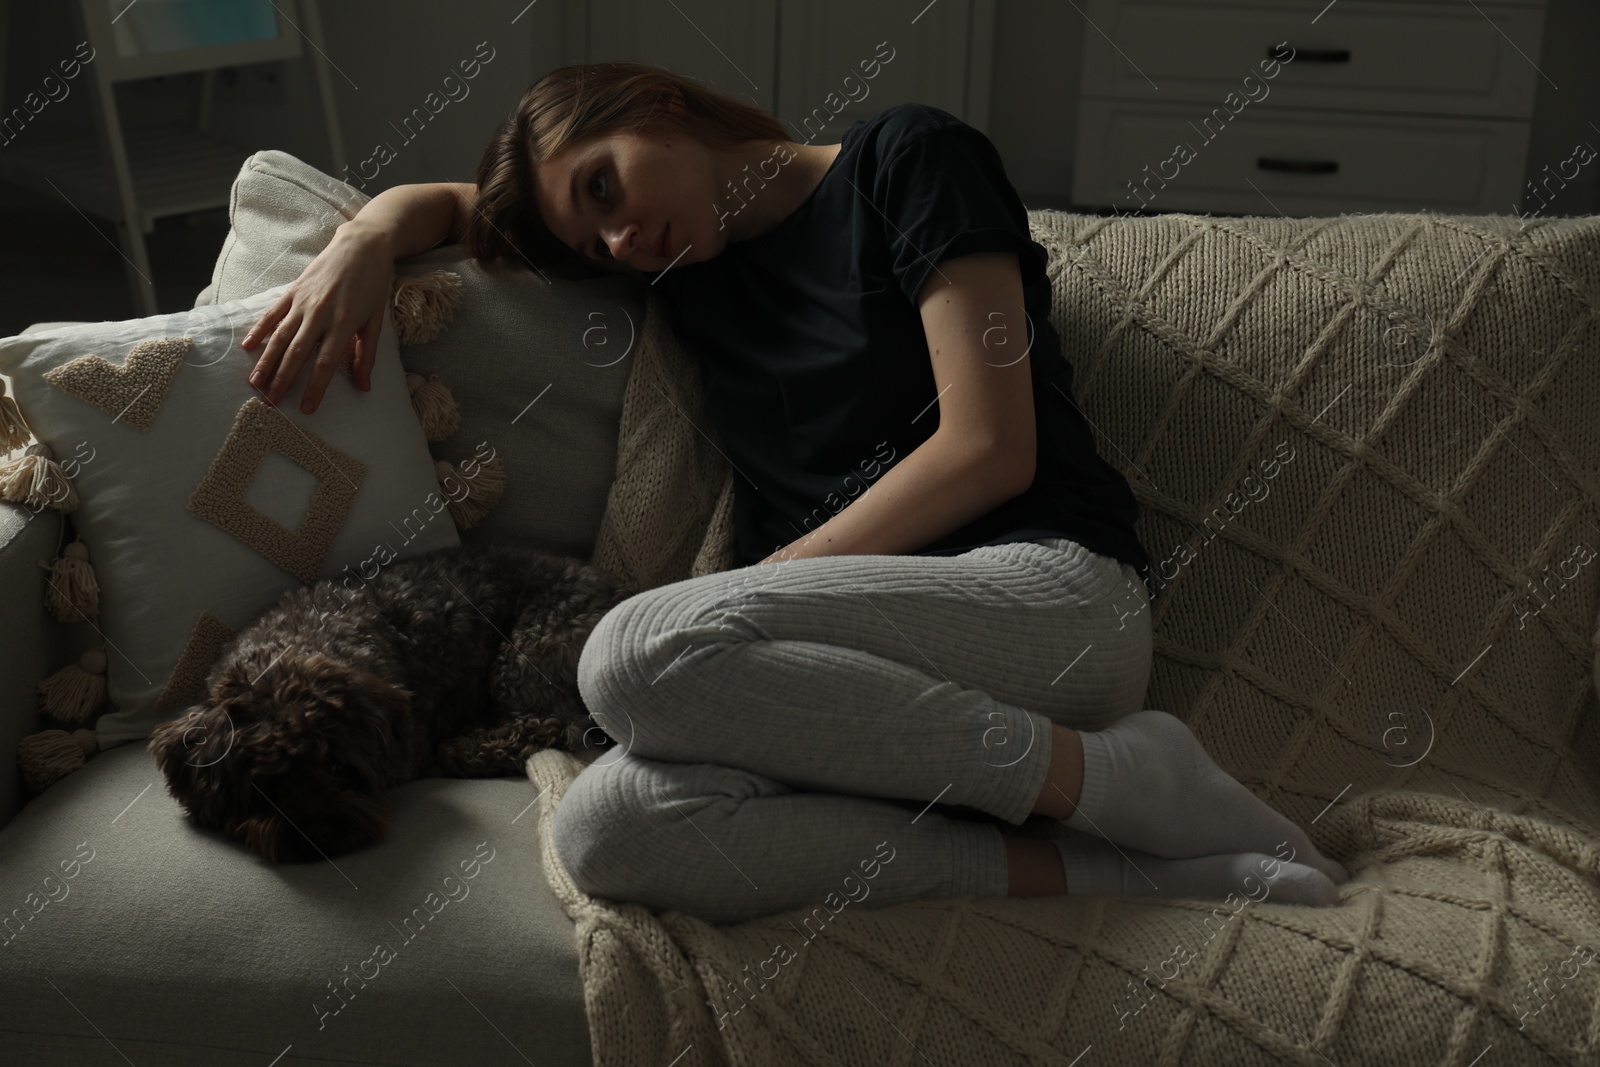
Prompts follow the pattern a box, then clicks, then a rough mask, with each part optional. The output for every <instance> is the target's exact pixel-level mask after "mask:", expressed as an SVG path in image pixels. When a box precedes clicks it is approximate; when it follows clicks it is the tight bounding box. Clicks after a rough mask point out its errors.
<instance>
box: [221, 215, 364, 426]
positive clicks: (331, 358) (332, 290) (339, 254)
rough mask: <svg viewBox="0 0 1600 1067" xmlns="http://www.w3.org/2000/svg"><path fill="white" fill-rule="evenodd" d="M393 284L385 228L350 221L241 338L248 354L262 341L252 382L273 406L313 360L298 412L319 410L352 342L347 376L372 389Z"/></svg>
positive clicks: (252, 372) (251, 378)
mask: <svg viewBox="0 0 1600 1067" xmlns="http://www.w3.org/2000/svg"><path fill="white" fill-rule="evenodd" d="M393 284H394V256H393V254H392V252H391V246H390V244H389V239H388V234H387V233H385V232H384V231H383V230H381V229H378V228H373V227H368V226H363V225H360V224H359V223H356V222H347V223H345V224H343V225H341V226H340V227H339V229H338V230H337V231H335V233H334V237H333V240H332V241H330V242H328V247H326V248H324V249H323V250H322V252H321V253H320V254H319V255H318V256H317V258H316V259H314V260H312V261H311V263H310V264H309V265H308V266H307V267H306V269H305V270H303V271H301V273H300V277H298V278H296V279H295V280H294V281H293V282H291V283H290V284H289V288H288V289H286V290H285V291H284V294H283V295H282V296H281V297H279V298H278V300H277V302H275V303H274V304H273V305H272V306H271V307H270V308H268V309H267V311H266V313H265V314H264V315H262V316H261V318H260V319H259V320H257V322H256V324H255V325H254V326H252V327H251V328H250V332H249V333H248V334H246V335H245V338H244V341H243V342H242V347H243V348H244V349H245V350H246V351H248V350H250V349H251V348H252V347H254V346H256V345H259V344H261V342H262V341H263V340H266V348H265V349H264V350H263V351H262V353H261V358H260V359H258V360H257V361H256V365H255V368H254V369H253V370H252V371H251V372H250V384H251V385H253V386H255V387H256V388H258V389H260V390H262V392H263V394H264V395H265V396H266V399H267V402H268V403H269V404H277V403H278V401H279V400H281V399H283V396H284V395H285V394H286V393H287V392H288V390H289V387H290V386H291V385H293V384H294V380H295V377H296V375H298V374H299V372H300V366H301V364H303V363H305V362H306V360H307V359H313V363H312V365H311V372H310V377H309V378H308V379H307V381H306V388H305V393H304V395H303V396H302V397H301V400H300V410H301V411H303V412H305V413H306V414H310V413H311V412H314V411H316V410H317V405H318V404H320V403H321V402H322V397H323V394H324V393H325V392H327V389H328V383H329V382H330V381H332V379H333V375H334V373H335V372H336V371H337V370H338V369H339V365H340V364H341V363H342V362H343V361H344V354H345V351H346V349H347V348H348V347H349V345H350V341H351V338H352V337H354V338H355V356H354V359H353V361H352V363H351V367H350V371H351V374H352V376H353V377H354V378H355V380H356V384H357V385H359V386H360V387H361V388H362V389H371V388H372V377H371V375H372V364H373V360H374V359H375V358H376V356H377V351H378V334H379V332H380V331H382V329H383V309H384V305H385V304H386V303H387V302H388V300H389V290H390V287H391V286H392V285H393Z"/></svg>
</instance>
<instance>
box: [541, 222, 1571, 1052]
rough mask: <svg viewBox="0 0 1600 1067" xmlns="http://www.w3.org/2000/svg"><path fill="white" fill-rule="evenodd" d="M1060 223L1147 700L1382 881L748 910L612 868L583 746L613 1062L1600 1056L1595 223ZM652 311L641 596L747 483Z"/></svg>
mask: <svg viewBox="0 0 1600 1067" xmlns="http://www.w3.org/2000/svg"><path fill="white" fill-rule="evenodd" d="M1032 225H1033V232H1034V236H1035V238H1036V239H1038V240H1039V241H1040V242H1041V243H1042V244H1044V245H1045V247H1046V248H1047V249H1048V250H1049V251H1050V254H1051V278H1052V283H1053V285H1054V288H1055V306H1054V308H1053V312H1052V322H1053V323H1054V324H1055V326H1056V328H1057V330H1058V331H1059V332H1060V333H1061V336H1062V339H1063V343H1064V348H1065V351H1066V353H1067V354H1068V355H1069V357H1070V359H1071V361H1072V363H1073V366H1074V368H1075V371H1076V381H1075V387H1074V392H1075V394H1076V398H1077V400H1078V402H1079V404H1080V405H1081V407H1082V410H1083V411H1084V413H1085V415H1086V416H1087V417H1088V419H1089V420H1090V422H1091V423H1092V424H1093V425H1094V427H1095V429H1096V432H1097V434H1099V435H1100V437H1099V448H1100V449H1101V452H1102V455H1105V456H1106V457H1107V458H1108V459H1109V460H1110V461H1111V462H1112V463H1114V464H1115V465H1117V467H1118V468H1119V469H1120V470H1122V471H1123V472H1124V473H1125V474H1126V475H1127V476H1128V477H1129V480H1130V483H1131V484H1132V486H1133V488H1134V491H1135V493H1136V495H1137V496H1138V498H1139V500H1140V503H1141V506H1142V514H1141V516H1140V520H1139V533H1140V537H1141V540H1142V541H1143V542H1144V544H1145V545H1146V547H1147V548H1148V549H1149V550H1150V552H1151V555H1152V557H1153V558H1154V559H1155V560H1156V561H1157V564H1156V580H1157V581H1158V582H1159V583H1160V584H1161V586H1162V590H1161V597H1160V598H1159V599H1158V600H1157V602H1156V603H1155V604H1154V605H1153V606H1152V607H1151V608H1150V609H1149V610H1151V611H1153V613H1154V615H1153V619H1152V622H1153V625H1154V633H1155V663H1154V667H1153V673H1152V678H1151V685H1150V690H1149V692H1148V694H1147V697H1146V701H1145V703H1146V706H1148V707H1157V708H1164V709H1168V710H1171V711H1173V712H1174V713H1176V714H1178V715H1180V716H1181V717H1183V718H1184V719H1185V721H1186V722H1188V723H1189V724H1190V726H1191V727H1192V728H1193V729H1194V730H1195V731H1196V733H1197V735H1198V736H1199V737H1200V739H1201V741H1202V742H1203V743H1204V744H1205V746H1206V748H1207V750H1208V751H1210V752H1211V753H1212V754H1213V755H1214V756H1215V758H1216V759H1217V760H1218V762H1219V763H1220V764H1221V765H1222V766H1223V767H1225V768H1226V769H1228V770H1229V771H1230V772H1231V773H1233V774H1234V775H1236V776H1237V777H1239V778H1240V779H1241V780H1242V781H1244V782H1246V784H1248V785H1249V786H1250V787H1252V788H1253V789H1254V790H1255V791H1256V792H1257V793H1258V794H1259V795H1261V796H1262V797H1263V798H1265V799H1266V800H1267V801H1268V802H1269V803H1271V804H1273V805H1274V806H1275V807H1278V808H1279V809H1280V810H1283V811H1285V812H1286V813H1288V814H1289V815H1290V816H1291V817H1292V818H1294V819H1295V820H1296V821H1297V822H1299V823H1300V824H1301V825H1302V826H1305V827H1307V828H1308V830H1309V832H1310V833H1311V835H1312V837H1313V839H1314V840H1315V841H1316V843H1317V845H1318V846H1319V847H1320V848H1321V849H1323V850H1324V851H1326V852H1327V853H1328V854H1330V855H1332V856H1334V857H1337V858H1338V859H1340V860H1342V861H1343V862H1344V863H1345V864H1346V865H1347V866H1349V867H1350V869H1351V870H1352V872H1353V874H1354V877H1353V879H1352V881H1351V882H1350V883H1349V884H1348V885H1347V886H1345V887H1344V889H1343V891H1342V893H1343V900H1342V903H1341V904H1340V905H1339V906H1337V907H1333V908H1322V909H1314V908H1302V907H1295V906H1291V905H1281V904H1276V903H1273V902H1272V901H1271V900H1270V899H1269V900H1268V901H1266V902H1265V903H1259V904H1258V903H1253V902H1251V903H1247V904H1245V905H1244V906H1242V907H1241V908H1240V909H1239V910H1237V911H1234V910H1232V909H1231V908H1230V907H1229V906H1227V905H1217V904H1216V903H1214V902H1189V901H1148V900H1135V899H1120V898H1104V897H1062V898H1035V899H1030V900H1020V899H1009V898H994V899H980V898H972V897H964V898H960V899H956V900H949V901H927V902H916V903H909V904H900V905H894V906H891V907H886V908H878V909H876V910H874V909H863V908H847V909H845V910H843V911H842V912H841V913H839V914H837V915H835V914H831V913H830V912H829V911H828V909H827V908H826V907H822V906H819V908H816V909H799V910H797V911H795V912H793V913H789V914H784V915H778V916H773V917H771V918H767V919H759V920H754V921H751V922H746V923H740V924H734V925H727V926H716V925H711V924H708V923H705V922H702V921H700V920H698V919H695V918H692V917H689V916H686V915H682V914H679V913H676V912H666V913H662V914H654V913H652V912H650V911H648V910H646V909H644V908H641V907H638V906H635V905H631V904H627V903H621V902H616V901H611V900H607V899H603V898H597V897H591V896H588V895H587V894H585V893H584V892H582V891H581V890H579V889H578V887H577V886H576V885H575V884H574V883H573V882H572V880H571V878H570V877H569V876H568V874H567V872H566V871H565V870H564V869H563V868H562V866H561V863H560V861H559V859H558V858H557V856H556V854H555V851H554V849H553V847H552V845H551V839H550V826H551V822H552V818H553V815H554V813H555V811H556V809H557V807H558V806H559V805H560V803H561V798H562V796H563V794H564V792H565V790H566V787H567V785H568V784H569V783H570V782H571V780H572V779H573V777H574V776H575V775H576V774H577V773H578V772H579V771H580V770H581V769H582V767H583V765H582V763H580V762H579V761H578V760H576V759H574V758H573V757H572V756H570V755H567V754H565V753H560V752H553V751H547V752H541V753H539V754H538V755H536V756H534V757H533V758H532V759H531V760H530V761H529V763H528V773H529V776H530V777H531V778H532V780H533V782H534V784H535V786H536V787H537V788H538V789H539V790H540V792H539V796H538V804H539V814H538V825H539V833H540V847H541V849H542V856H543V862H544V867H545V870H546V872H547V874H548V876H549V880H550V884H551V887H552V889H553V890H554V891H555V893H556V895H557V896H558V897H559V898H560V900H561V902H562V904H563V905H564V907H565V908H566V910H567V912H568V914H569V915H571V917H572V918H573V920H574V921H575V922H576V924H577V937H578V943H579V960H580V967H581V972H582V976H583V982H584V991H585V1001H586V1006H587V1010H588V1016H589V1021H590V1027H591V1037H592V1044H593V1048H594V1054H595V1062H596V1063H597V1064H601V1065H608V1067H609V1065H623V1064H627V1065H632V1064H639V1065H650V1067H664V1065H668V1064H670V1065H672V1067H692V1065H713V1064H725V1063H726V1064H740V1065H750V1067H756V1065H762V1067H765V1065H771V1064H841V1065H855V1064H907V1065H909V1064H918V1065H920V1064H923V1063H930V1064H939V1065H941V1067H942V1065H945V1064H952V1065H969V1064H985V1065H987V1064H1059V1065H1063V1067H1066V1065H1070V1064H1080V1063H1081V1064H1083V1065H1085V1067H1088V1065H1091V1064H1229V1065H1231V1064H1267V1063H1297V1064H1308V1065H1310V1064H1317V1065H1323V1067H1326V1065H1329V1064H1332V1065H1336V1067H1356V1065H1362V1064H1412V1063H1431V1064H1449V1065H1456V1067H1468V1065H1476V1064H1483V1065H1485V1067H1488V1065H1490V1064H1494V1065H1501V1064H1533V1063H1540V1064H1543V1063H1564V1064H1594V1063H1596V1062H1597V1061H1600V1060H1597V1057H1600V961H1597V960H1596V959H1595V953H1596V951H1597V950H1600V845H1597V837H1600V785H1597V783H1600V755H1597V754H1600V706H1597V704H1596V700H1595V686H1596V672H1597V670H1600V667H1597V662H1596V657H1595V648H1596V643H1597V642H1600V632H1597V630H1596V627H1595V616H1596V610H1597V607H1600V567H1590V566H1587V563H1588V561H1589V559H1590V558H1592V557H1593V555H1594V553H1595V549H1596V546H1600V524H1597V515H1600V485H1597V481H1596V476H1595V468H1596V466H1597V464H1600V419H1597V418H1596V414H1595V413H1596V411H1597V410H1600V351H1597V344H1600V219H1578V220H1539V221H1531V222H1521V223H1519V222H1518V221H1517V220H1515V219H1510V218H1498V217H1483V218H1449V217H1440V216H1432V215H1421V216H1418V215H1382V216H1372V217H1341V218H1338V219H1264V218H1257V219H1212V218H1206V217H1197V216H1163V217H1158V218H1149V219H1131V218H1125V219H1118V220H1108V219H1101V218H1092V217H1085V216H1078V215H1071V214H1065V213H1057V212H1043V211H1040V212H1033V213H1032ZM658 311H659V309H652V312H653V313H652V315H651V321H652V322H653V323H654V332H652V331H651V328H650V327H649V326H648V325H647V329H646V333H645V336H646V338H647V339H648V343H647V344H646V345H645V346H644V348H643V349H642V350H641V352H640V357H641V358H640V362H639V364H638V366H636V367H635V369H634V371H633V375H634V378H635V381H633V382H632V383H630V387H629V389H628V392H627V394H626V396H625V401H624V412H623V425H622V442H621V443H622V450H621V455H620V458H619V464H618V467H619V469H618V483H617V489H616V491H615V492H614V493H613V495H612V498H611V511H610V513H608V514H607V516H606V525H605V528H604V530H603V531H602V533H603V536H602V538H601V543H600V546H599V548H597V551H596V559H597V560H598V561H600V562H602V563H603V564H605V565H608V566H612V567H615V568H617V569H618V570H619V572H620V573H624V574H627V575H628V576H630V577H634V578H636V579H643V580H644V583H645V584H652V583H653V584H659V583H660V582H663V581H669V580H676V579H678V578H682V577H687V576H689V575H692V574H702V573H710V572H711V571H713V570H717V569H721V568H722V567H724V566H726V565H727V560H728V558H729V555H728V552H727V546H728V538H729V531H728V527H727V518H728V514H729V513H728V510H727V505H728V504H729V489H730V486H731V483H730V482H729V481H728V479H727V476H726V474H727V472H726V470H725V469H724V467H723V466H722V463H723V462H724V461H722V460H721V458H720V455H719V454H718V453H717V452H716V450H715V446H714V444H713V443H712V435H711V434H710V428H709V427H708V426H706V424H705V423H704V421H703V417H702V414H701V412H700V411H699V410H698V406H697V405H698V400H699V392H698V381H697V377H696V376H695V375H694V374H692V373H691V370H692V366H693V365H692V362H691V361H689V360H687V359H685V358H684V355H683V353H682V352H681V351H680V350H679V349H678V348H677V347H676V346H675V345H674V344H673V342H672V339H671V337H670V335H669V333H667V332H666V331H664V330H663V329H662V326H661V318H660V316H659V314H657V313H656V312H658ZM1046 822H1048V820H1046ZM1025 826H1026V827H1028V828H1033V829H1037V828H1038V824H1037V821H1036V820H1030V821H1029V823H1027V824H1025ZM819 904H820V902H819ZM806 916H814V920H813V922H812V923H811V924H810V925H809V926H808V927H807V929H808V930H811V931H816V930H817V929H819V928H820V929H821V931H822V932H821V933H820V934H815V933H813V934H812V935H811V936H812V937H813V938H814V939H811V940H807V939H806V938H805V937H802V936H801V935H799V934H798V933H797V928H799V927H800V925H801V924H800V921H799V920H800V919H801V918H803V917H806ZM817 920H820V922H818V921H817ZM780 945H781V946H784V949H786V951H782V952H780V951H779V948H778V946H780ZM774 959H778V960H781V961H783V963H782V966H779V967H777V968H776V973H774V965H773V963H772V961H773V960H774Z"/></svg>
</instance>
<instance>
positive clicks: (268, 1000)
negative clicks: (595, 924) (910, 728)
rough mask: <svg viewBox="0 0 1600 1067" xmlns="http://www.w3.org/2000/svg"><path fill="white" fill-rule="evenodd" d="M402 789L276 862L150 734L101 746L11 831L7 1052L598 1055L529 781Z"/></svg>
mask: <svg viewBox="0 0 1600 1067" xmlns="http://www.w3.org/2000/svg"><path fill="white" fill-rule="evenodd" d="M374 386H375V387H376V380H374ZM390 796H391V797H392V798H393V800H394V802H395V818H394V822H393V825H392V827H391V829H390V831H389V835H388V837H387V838H386V839H385V840H384V841H383V842H382V843H380V844H378V845H376V846H374V847H372V848H369V849H363V850H361V851H360V852H356V853H352V854H350V855H348V856H341V857H339V859H338V860H337V861H335V862H334V863H317V864H307V865H292V866H280V867H274V866H271V865H268V864H266V863H265V862H264V861H263V860H261V859H260V858H259V857H257V856H255V855H254V854H253V853H250V852H248V851H246V850H245V849H242V848H240V847H239V846H238V845H236V844H234V843H233V842H231V841H228V840H226V839H224V838H222V837H221V836H220V835H218V834H215V833H213V832H211V831H205V830H198V829H195V828H194V827H193V826H192V825H190V824H189V823H188V822H187V821H186V820H185V819H184V817H183V811H182V809H181V808H180V807H179V806H178V804H177V802H176V801H174V800H173V799H172V798H171V797H169V796H168V795H167V793H166V791H165V789H164V788H163V787H162V783H161V772H160V770H159V769H158V768H157V767H156V765H155V760H154V758H153V757H152V756H151V755H150V754H149V752H148V751H146V750H145V748H144V746H143V745H126V746H123V747H122V748H120V749H116V750H114V751H111V752H105V753H101V754H100V755H98V756H96V757H95V758H94V759H92V760H90V761H89V763H88V765H87V766H85V767H84V768H83V769H82V770H80V771H78V772H76V773H75V774H71V775H68V776H67V777H66V778H65V779H63V780H62V781H61V782H59V783H58V784H57V785H55V786H54V787H52V788H51V789H50V790H49V791H48V792H46V793H45V794H43V795H41V796H39V797H38V798H36V799H35V800H34V801H33V802H32V803H30V804H29V805H28V806H27V807H26V808H24V809H23V811H22V812H21V813H20V814H19V815H18V816H17V817H16V819H15V820H14V821H13V822H12V823H11V825H10V826H8V827H6V828H5V829H4V830H3V831H0V953H5V956H4V957H3V958H4V959H5V960H6V962H5V965H4V966H0V1002H3V1003H5V1004H6V1006H7V1022H6V1023H5V1026H4V1027H3V1029H4V1031H5V1033H4V1034H3V1035H0V1047H3V1049H4V1052H3V1053H0V1059H3V1060H4V1061H5V1062H7V1063H18V1064H21V1063H52V1064H68V1063H73V1064H89V1063H102V1062H112V1061H115V1062H117V1063H124V1062H129V1061H131V1062H133V1063H138V1064H163V1065H167V1067H189V1065H194V1067H202V1065H203V1067H234V1065H238V1067H246V1065H250V1067H260V1065H262V1064H268V1063H274V1062H277V1063H279V1064H288V1063H295V1064H309V1063H345V1064H382V1065H385V1067H390V1065H394V1067H400V1065H405V1067H437V1065H438V1064H444V1063H462V1064H469V1063H477V1064H491V1063H524V1062H529V1061H531V1062H534V1063H537V1064H539V1067H577V1065H579V1064H588V1063H589V1062H590V1055H589V1045H588V1032H587V1029H586V1027H585V1022H584V1007H583V997H582V991H581V989H580V987H579V985H578V971H577V959H576V948H575V946H574V941H573V935H572V923H571V922H570V921H569V920H568V919H567V918H566V917H565V915H563V914H562V912H561V908H560V906H559V905H558V904H557V903H556V901H555V898H554V897H553V896H551V894H550V891H549V889H548V888H547V887H546V885H545V878H544V875H543V872H542V869H541V867H540V860H539V851H538V849H537V848H535V847H534V846H533V834H534V827H533V819H532V816H531V814H530V815H529V816H528V817H520V816H521V815H522V812H523V811H524V809H526V808H527V807H528V806H529V804H530V802H531V801H532V800H533V799H534V791H533V789H532V788H530V787H529V785H528V783H527V781H526V780H525V779H521V778H516V779H487V780H480V781H462V780H451V779H441V778H429V779H422V780H419V781H416V782H411V783H408V784H406V785H403V786H400V787H399V788H397V789H394V790H392V791H391V793H390ZM385 950H386V951H385ZM118 1052H120V1053H121V1054H122V1055H121V1056H119V1055H118ZM519 1053H520V1055H519ZM280 1055H281V1056H282V1059H281V1060H280V1059H278V1057H279V1056H280ZM123 1056H125V1057H127V1060H124V1059H123V1058H122V1057H123ZM108 1057H109V1059H108Z"/></svg>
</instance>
